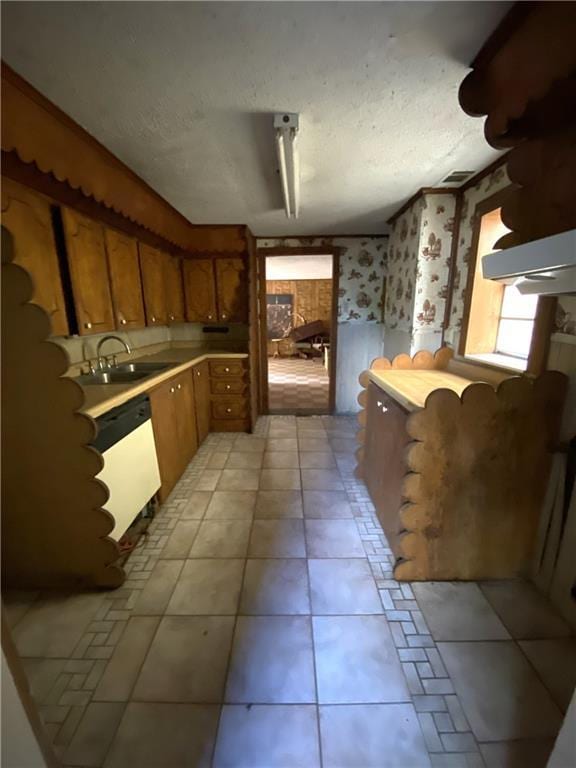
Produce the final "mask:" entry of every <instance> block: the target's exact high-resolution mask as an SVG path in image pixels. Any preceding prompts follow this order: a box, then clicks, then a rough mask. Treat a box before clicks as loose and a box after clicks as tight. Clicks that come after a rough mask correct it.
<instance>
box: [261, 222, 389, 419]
mask: <svg viewBox="0 0 576 768" xmlns="http://www.w3.org/2000/svg"><path fill="white" fill-rule="evenodd" d="M257 247H258V248H259V249H261V248H287V249H289V248H322V247H326V248H328V249H333V248H337V249H338V252H339V254H340V274H339V281H338V288H339V290H338V349H337V358H336V412H337V413H356V412H357V411H359V410H360V406H359V405H358V402H357V397H358V394H359V393H360V385H359V383H358V376H359V375H360V374H361V373H362V371H364V370H366V368H368V367H369V363H370V362H371V361H372V360H373V359H374V358H375V357H381V356H382V354H383V344H384V342H383V331H382V329H383V327H384V326H383V321H384V292H385V281H386V274H387V251H388V236H387V235H384V236H380V237H286V238H258V239H257ZM366 361H369V362H368V363H366Z"/></svg>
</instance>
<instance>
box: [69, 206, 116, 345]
mask: <svg viewBox="0 0 576 768" xmlns="http://www.w3.org/2000/svg"><path fill="white" fill-rule="evenodd" d="M62 223H63V225H64V237H65V240H66V252H67V256H68V266H69V268H70V280H71V282H72V293H73V295H74V306H75V308H76V317H77V320H78V333H79V334H80V335H82V336H85V335H87V334H90V333H103V332H104V331H112V330H114V328H115V327H116V324H115V322H114V309H113V307H112V294H111V291H110V277H109V274H108V260H107V258H106V245H105V242H104V228H103V227H102V225H101V224H100V223H99V222H97V221H94V220H93V219H89V218H87V217H86V216H83V215H82V214H80V213H77V212H76V211H72V210H70V209H69V208H62Z"/></svg>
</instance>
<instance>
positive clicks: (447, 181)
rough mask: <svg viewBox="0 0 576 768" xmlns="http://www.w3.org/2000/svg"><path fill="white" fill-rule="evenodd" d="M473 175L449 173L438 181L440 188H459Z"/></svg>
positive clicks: (469, 173)
mask: <svg viewBox="0 0 576 768" xmlns="http://www.w3.org/2000/svg"><path fill="white" fill-rule="evenodd" d="M474 173H475V172H474V171H450V173H449V174H448V175H447V176H445V177H444V178H443V179H442V180H441V181H440V184H441V185H442V186H452V187H459V186H460V185H461V184H463V183H464V182H465V181H466V180H467V179H469V178H470V177H471V176H473V175H474Z"/></svg>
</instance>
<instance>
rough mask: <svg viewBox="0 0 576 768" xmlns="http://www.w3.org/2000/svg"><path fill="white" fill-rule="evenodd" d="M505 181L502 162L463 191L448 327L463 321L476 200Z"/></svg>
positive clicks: (498, 187) (504, 170) (502, 184)
mask: <svg viewBox="0 0 576 768" xmlns="http://www.w3.org/2000/svg"><path fill="white" fill-rule="evenodd" d="M508 184H510V179H509V178H508V174H507V172H506V166H505V165H502V166H500V167H498V168H496V170H494V171H493V172H492V173H491V174H489V175H488V176H485V177H484V178H483V179H481V180H480V181H479V182H478V183H477V184H475V185H474V186H473V187H470V189H468V190H466V192H465V193H464V199H463V201H462V213H461V214H460V229H459V232H458V251H457V254H456V266H455V272H454V291H453V294H452V310H451V313H450V322H449V326H450V327H451V328H455V329H459V328H460V326H461V325H462V315H463V314H464V298H465V294H466V281H467V279H468V263H469V261H470V248H471V244H472V229H473V226H474V210H475V208H476V206H477V205H478V203H479V202H481V201H482V200H484V199H485V198H486V197H490V195H493V194H494V193H495V192H498V191H499V190H501V189H503V188H504V187H506V186H507V185H508Z"/></svg>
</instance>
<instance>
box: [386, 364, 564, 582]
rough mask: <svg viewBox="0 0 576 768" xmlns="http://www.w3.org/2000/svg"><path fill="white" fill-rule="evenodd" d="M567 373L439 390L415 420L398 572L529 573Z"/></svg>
mask: <svg viewBox="0 0 576 768" xmlns="http://www.w3.org/2000/svg"><path fill="white" fill-rule="evenodd" d="M566 387H567V378H566V377H565V376H564V375H563V374H561V373H558V372H556V371H548V372H546V373H544V374H543V375H542V376H540V377H538V378H537V379H529V378H527V377H514V378H511V379H507V380H506V381H503V382H502V383H501V384H500V385H498V387H497V389H494V388H493V387H492V386H490V385H489V384H485V383H474V384H471V385H470V386H469V387H468V388H467V389H466V390H464V392H463V393H462V395H461V396H460V397H459V396H458V395H457V394H456V393H454V392H451V391H449V390H444V389H442V390H436V391H435V392H433V393H431V395H430V396H429V397H428V399H427V401H426V405H425V408H423V409H422V410H420V411H418V412H416V413H413V414H411V415H410V416H409V418H408V421H407V430H408V433H409V434H410V436H411V437H412V438H414V439H415V440H417V441H418V442H416V443H413V444H412V445H411V446H410V447H409V450H408V451H407V454H406V456H407V469H408V472H409V473H408V474H407V475H406V477H405V480H404V484H403V495H404V497H405V498H406V499H407V501H408V503H407V505H405V506H404V507H403V508H402V510H401V511H400V513H399V517H400V523H401V525H402V527H403V528H405V529H406V533H405V534H403V535H402V536H401V537H399V539H398V542H397V547H396V550H397V552H398V555H399V562H398V564H397V566H396V568H395V572H394V573H395V577H396V578H397V579H400V580H421V579H483V578H513V577H515V576H519V575H521V574H523V573H526V572H527V570H528V568H529V565H530V560H531V556H532V550H533V546H534V539H535V535H536V530H537V524H538V519H539V515H540V509H541V504H542V501H543V498H544V494H545V489H546V482H547V478H548V471H549V467H550V461H551V453H550V450H549V446H550V445H554V442H555V440H556V439H557V436H558V432H559V426H560V418H561V413H562V404H563V401H564V397H565V393H566Z"/></svg>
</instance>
